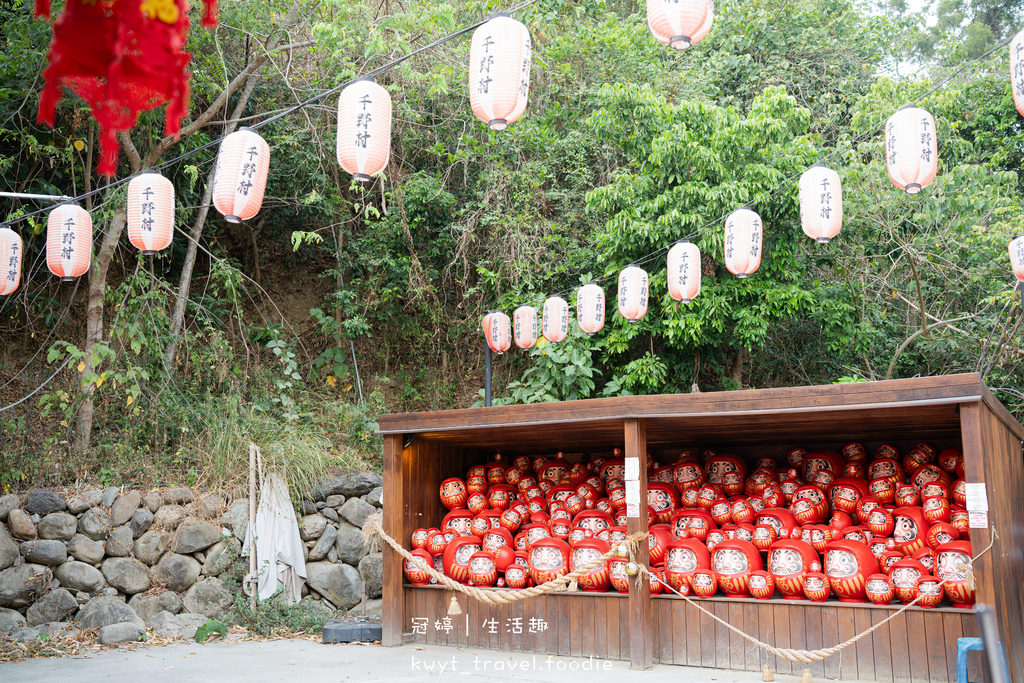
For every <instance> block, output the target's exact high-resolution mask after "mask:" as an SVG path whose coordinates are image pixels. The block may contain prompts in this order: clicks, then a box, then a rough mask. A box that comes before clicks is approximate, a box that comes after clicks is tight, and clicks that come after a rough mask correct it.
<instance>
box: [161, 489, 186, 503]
mask: <svg viewBox="0 0 1024 683" xmlns="http://www.w3.org/2000/svg"><path fill="white" fill-rule="evenodd" d="M191 502H192V492H191V491H189V490H188V489H187V488H184V487H177V488H173V489H167V490H166V491H164V503H165V504H167V503H173V504H174V505H184V504H185V503H191Z"/></svg>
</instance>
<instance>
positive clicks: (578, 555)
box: [572, 548, 601, 567]
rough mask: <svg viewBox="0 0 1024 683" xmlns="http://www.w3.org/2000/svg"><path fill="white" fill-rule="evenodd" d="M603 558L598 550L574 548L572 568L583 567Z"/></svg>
mask: <svg viewBox="0 0 1024 683" xmlns="http://www.w3.org/2000/svg"><path fill="white" fill-rule="evenodd" d="M599 557H601V553H600V552H599V551H598V550H597V548H574V549H573V551H572V566H574V567H582V566H583V565H585V564H588V563H590V562H593V561H594V560H596V559H597V558H599Z"/></svg>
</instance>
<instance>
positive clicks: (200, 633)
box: [196, 619, 228, 643]
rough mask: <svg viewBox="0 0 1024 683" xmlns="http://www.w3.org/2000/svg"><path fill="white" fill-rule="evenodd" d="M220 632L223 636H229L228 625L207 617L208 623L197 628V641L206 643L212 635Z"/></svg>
mask: <svg viewBox="0 0 1024 683" xmlns="http://www.w3.org/2000/svg"><path fill="white" fill-rule="evenodd" d="M214 634H219V635H220V637H221V638H227V636H228V627H227V626H225V625H224V622H223V621H219V620H217V619H207V620H206V623H205V624H203V625H202V626H200V627H199V628H197V629H196V642H197V643H205V642H206V641H207V639H209V638H210V636H212V635H214Z"/></svg>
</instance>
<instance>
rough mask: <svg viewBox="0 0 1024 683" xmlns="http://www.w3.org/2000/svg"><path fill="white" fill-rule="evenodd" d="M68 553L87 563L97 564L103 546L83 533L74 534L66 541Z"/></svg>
mask: <svg viewBox="0 0 1024 683" xmlns="http://www.w3.org/2000/svg"><path fill="white" fill-rule="evenodd" d="M68 554H69V555H71V557H73V558H75V559H76V560H81V561H82V562H86V563H88V564H99V563H100V561H101V560H102V559H103V555H104V554H105V551H104V549H103V546H102V545H101V544H100V543H99V542H98V541H94V540H92V539H91V538H89V537H88V536H86V535H85V534H75V535H74V537H73V538H72V539H71V540H70V541H69V542H68Z"/></svg>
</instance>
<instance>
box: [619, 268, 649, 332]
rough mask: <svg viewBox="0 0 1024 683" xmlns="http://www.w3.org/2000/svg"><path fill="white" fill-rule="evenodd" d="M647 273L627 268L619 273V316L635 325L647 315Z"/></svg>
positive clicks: (640, 269)
mask: <svg viewBox="0 0 1024 683" xmlns="http://www.w3.org/2000/svg"><path fill="white" fill-rule="evenodd" d="M649 284H650V282H649V278H648V276H647V271H645V270H644V269H643V268H637V267H636V266H629V267H628V268H626V269H624V270H623V271H622V272H621V273H619V315H621V316H622V317H623V318H625V319H626V322H631V323H635V322H636V321H638V320H640V318H643V317H644V316H645V315H647V299H648V294H649Z"/></svg>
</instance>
